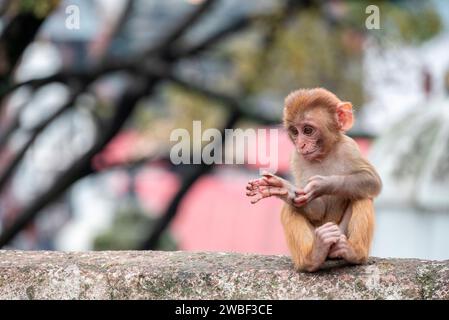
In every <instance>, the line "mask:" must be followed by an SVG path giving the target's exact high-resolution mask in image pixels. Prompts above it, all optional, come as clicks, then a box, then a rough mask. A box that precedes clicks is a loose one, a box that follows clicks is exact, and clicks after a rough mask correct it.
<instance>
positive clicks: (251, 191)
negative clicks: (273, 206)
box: [246, 172, 301, 204]
mask: <svg viewBox="0 0 449 320" xmlns="http://www.w3.org/2000/svg"><path fill="white" fill-rule="evenodd" d="M246 190H247V191H246V195H247V196H248V197H252V199H251V203H253V204H254V203H256V202H258V201H259V200H261V199H264V198H268V197H271V196H276V197H278V198H280V199H282V200H284V201H285V202H287V203H290V204H293V199H294V198H295V197H296V196H297V195H298V194H300V193H301V191H300V190H297V189H296V188H295V186H294V185H292V184H291V183H290V182H288V181H287V180H285V179H282V178H280V177H278V176H276V175H274V174H271V173H269V172H264V173H263V174H262V178H259V179H255V180H251V181H249V182H248V184H247V185H246Z"/></svg>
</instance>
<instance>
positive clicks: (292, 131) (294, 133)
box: [288, 127, 298, 136]
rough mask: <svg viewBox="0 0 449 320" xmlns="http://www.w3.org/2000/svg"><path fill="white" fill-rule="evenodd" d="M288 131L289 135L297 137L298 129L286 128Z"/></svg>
mask: <svg viewBox="0 0 449 320" xmlns="http://www.w3.org/2000/svg"><path fill="white" fill-rule="evenodd" d="M288 130H289V131H290V133H291V135H293V136H297V135H298V129H296V128H295V127H290V128H288Z"/></svg>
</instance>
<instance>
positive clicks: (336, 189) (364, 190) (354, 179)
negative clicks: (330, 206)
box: [297, 164, 382, 204]
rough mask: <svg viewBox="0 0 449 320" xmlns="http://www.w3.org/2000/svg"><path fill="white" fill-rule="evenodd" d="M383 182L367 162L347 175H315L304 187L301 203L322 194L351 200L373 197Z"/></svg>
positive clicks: (308, 201) (299, 198) (300, 198)
mask: <svg viewBox="0 0 449 320" xmlns="http://www.w3.org/2000/svg"><path fill="white" fill-rule="evenodd" d="M381 188H382V182H381V180H380V178H379V175H378V174H377V172H376V171H375V170H374V168H373V167H372V166H371V165H369V164H367V165H366V166H363V167H359V168H358V169H356V170H354V171H353V172H352V173H350V174H347V175H332V176H313V177H311V178H310V179H309V180H308V183H307V185H306V186H305V187H304V195H302V196H300V197H298V199H297V201H298V202H299V203H302V204H305V203H310V202H311V201H312V200H314V199H316V198H318V197H320V196H322V195H335V196H340V197H343V198H346V199H351V200H361V199H372V198H374V197H375V196H377V195H378V194H379V193H380V190H381Z"/></svg>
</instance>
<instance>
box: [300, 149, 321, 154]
mask: <svg viewBox="0 0 449 320" xmlns="http://www.w3.org/2000/svg"><path fill="white" fill-rule="evenodd" d="M317 151H318V148H317V149H314V150H310V151H307V152H301V154H302V155H303V156H310V155H312V154H314V153H315V152H317Z"/></svg>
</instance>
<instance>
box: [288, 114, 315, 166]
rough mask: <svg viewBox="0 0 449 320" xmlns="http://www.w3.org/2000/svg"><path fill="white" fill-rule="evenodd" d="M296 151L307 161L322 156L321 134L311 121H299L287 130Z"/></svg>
mask: <svg viewBox="0 0 449 320" xmlns="http://www.w3.org/2000/svg"><path fill="white" fill-rule="evenodd" d="M288 131H289V135H290V137H291V138H292V140H293V143H294V144H295V148H296V150H297V151H298V152H299V153H300V154H301V155H302V156H303V157H304V158H305V159H306V160H309V161H312V160H318V159H319V158H320V156H322V140H321V132H320V130H319V129H318V128H317V126H316V125H315V124H314V123H313V122H312V121H301V122H299V123H298V124H297V125H295V126H293V125H291V126H290V127H289V128H288Z"/></svg>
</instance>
